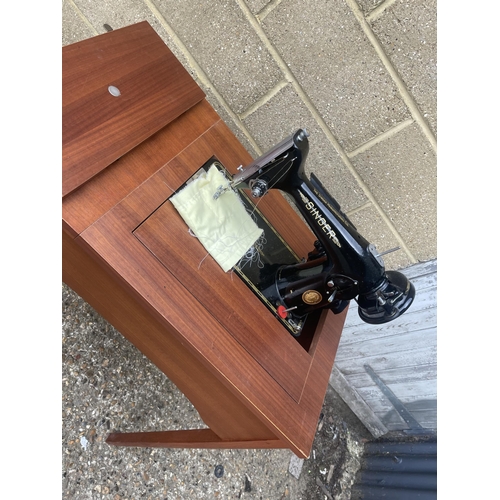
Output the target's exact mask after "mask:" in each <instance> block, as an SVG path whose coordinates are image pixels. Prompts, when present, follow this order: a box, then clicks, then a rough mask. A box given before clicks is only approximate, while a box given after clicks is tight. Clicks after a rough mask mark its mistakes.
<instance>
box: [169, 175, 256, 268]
mask: <svg viewBox="0 0 500 500" xmlns="http://www.w3.org/2000/svg"><path fill="white" fill-rule="evenodd" d="M228 183H229V181H228V179H226V177H224V175H223V174H222V173H221V172H220V171H219V170H218V169H217V167H215V166H214V165H213V166H211V167H210V169H209V170H208V172H207V173H206V174H201V175H200V176H199V177H198V178H197V179H195V180H194V181H192V182H191V183H189V184H188V185H187V186H186V187H185V188H184V189H183V190H182V191H180V192H179V193H177V194H175V195H174V196H172V197H171V198H170V201H171V202H172V204H173V205H174V207H175V208H176V209H177V211H178V212H179V214H180V215H181V217H182V218H183V219H184V222H185V223H186V224H187V225H188V226H189V228H190V229H191V230H192V231H193V233H194V234H195V235H196V237H197V238H198V239H199V240H200V242H201V243H202V244H203V246H204V247H205V249H206V250H207V252H208V253H209V254H210V255H211V256H212V257H213V258H214V259H215V260H216V261H217V263H218V264H219V265H220V267H222V269H223V270H224V272H227V271H229V270H230V269H231V268H232V267H233V266H235V265H236V264H237V263H238V262H239V261H240V260H241V258H242V257H243V256H244V255H245V254H246V253H247V252H248V250H249V249H250V248H251V247H252V245H253V244H254V243H255V242H256V241H257V240H258V239H259V238H260V236H261V235H262V233H263V230H262V229H259V227H258V226H257V224H255V222H254V221H253V219H252V217H251V216H250V215H249V214H248V212H247V211H246V209H245V207H244V205H243V203H242V202H241V200H240V199H239V197H238V195H237V194H236V193H235V192H234V191H233V190H231V189H230V190H229V191H226V192H225V193H223V194H222V195H221V196H220V197H219V198H218V199H217V200H214V194H215V192H216V191H217V189H218V188H219V186H223V187H226V186H227V185H228Z"/></svg>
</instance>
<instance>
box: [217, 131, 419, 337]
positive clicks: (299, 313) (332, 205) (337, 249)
mask: <svg viewBox="0 0 500 500" xmlns="http://www.w3.org/2000/svg"><path fill="white" fill-rule="evenodd" d="M308 151H309V142H308V139H307V133H306V132H305V131H304V130H302V129H299V130H298V131H297V132H295V134H293V135H292V136H290V137H288V138H287V139H285V140H284V141H282V142H280V143H279V144H278V145H277V146H275V147H274V148H272V149H271V150H270V151H269V152H267V153H265V154H264V155H262V156H261V157H260V158H258V159H257V160H255V161H253V162H252V163H251V164H250V165H248V166H247V167H246V168H244V169H242V168H241V167H240V169H239V170H240V172H239V173H238V174H236V175H234V176H233V179H232V181H231V183H230V185H231V187H232V188H248V189H250V191H251V193H252V196H254V197H255V198H258V197H260V196H264V195H265V194H266V192H267V191H268V190H269V189H280V190H281V191H284V192H285V193H287V194H288V195H289V196H291V198H292V199H293V201H294V204H295V205H296V206H297V208H298V210H299V211H300V213H301V214H302V215H303V217H304V219H305V220H306V221H307V223H308V224H309V226H310V228H311V230H312V231H313V232H314V234H315V236H316V237H317V238H318V239H317V241H316V243H315V248H314V249H313V250H312V251H311V252H310V253H309V255H308V256H307V258H304V259H303V260H302V261H301V262H299V263H294V264H284V265H281V266H279V265H278V266H276V269H275V274H274V275H273V278H272V279H270V280H268V284H267V286H265V287H264V289H263V290H262V293H263V295H264V296H265V297H266V298H267V299H268V300H269V301H270V302H272V303H274V305H275V306H276V311H277V314H279V315H280V316H281V317H282V318H287V321H289V322H290V323H292V324H296V325H300V323H301V321H302V320H303V319H304V317H306V316H307V314H309V313H311V312H312V311H315V310H317V309H322V308H329V309H331V310H332V311H333V312H334V313H340V312H341V311H343V310H344V309H345V307H346V306H347V305H348V303H349V301H350V300H352V299H355V300H356V301H357V303H358V306H359V308H358V312H359V315H360V317H361V319H363V320H364V321H365V322H367V323H373V324H379V323H385V322H388V321H392V320H393V319H395V318H397V317H399V316H400V315H401V314H403V313H404V312H405V311H406V310H407V309H408V308H409V307H410V305H411V303H412V302H413V299H414V297H415V288H414V286H413V284H412V283H411V282H410V281H409V280H408V279H407V278H406V277H405V276H404V275H403V274H402V273H399V272H397V271H386V270H385V266H384V262H383V260H382V258H381V256H380V255H379V254H378V253H377V250H376V248H375V246H374V245H372V244H371V243H369V242H368V241H367V240H366V239H365V238H364V237H363V236H361V235H360V234H359V233H358V231H357V229H356V227H355V226H354V225H353V224H352V222H351V221H350V220H349V218H348V217H347V216H346V215H345V214H344V213H343V212H342V210H341V207H340V205H339V204H338V203H337V201H336V200H335V199H334V198H333V197H332V196H331V195H330V194H329V193H328V192H327V191H326V189H325V188H324V187H323V186H322V184H321V183H320V181H319V180H318V179H317V178H316V176H314V174H312V175H311V178H310V179H307V176H306V174H305V172H304V164H305V160H306V158H307V154H308ZM219 195H220V193H217V194H216V195H215V196H216V197H217V196H219ZM297 330H298V331H299V333H300V327H298V328H297Z"/></svg>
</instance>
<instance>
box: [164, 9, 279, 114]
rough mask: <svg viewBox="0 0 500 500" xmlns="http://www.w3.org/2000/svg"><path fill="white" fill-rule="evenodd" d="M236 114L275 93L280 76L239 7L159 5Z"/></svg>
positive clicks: (274, 63)
mask: <svg viewBox="0 0 500 500" xmlns="http://www.w3.org/2000/svg"><path fill="white" fill-rule="evenodd" d="M155 5H156V6H157V8H158V10H159V11H160V12H161V13H162V15H163V16H164V17H165V19H166V20H167V22H168V23H169V24H170V25H171V26H172V28H173V29H174V30H175V32H176V33H177V35H178V36H179V38H180V39H181V40H182V41H183V42H184V44H185V45H186V47H187V49H188V50H189V52H190V53H191V54H192V56H193V57H194V59H196V61H197V62H198V64H200V65H201V66H202V67H203V68H204V70H205V72H206V74H207V76H208V78H209V79H210V81H211V82H212V83H213V85H214V86H215V88H216V89H217V90H218V92H219V93H220V94H221V95H222V96H223V97H224V99H225V100H226V101H227V102H228V103H229V105H230V106H231V108H232V109H233V111H234V112H235V113H242V112H244V111H245V110H246V109H247V108H248V107H250V106H251V105H252V104H253V103H254V102H255V101H256V100H258V99H259V98H260V97H261V96H262V95H264V94H265V93H266V92H267V91H268V90H269V89H271V88H272V87H274V86H275V85H276V84H277V83H278V82H279V81H280V80H281V79H282V75H281V72H280V70H279V68H278V66H277V65H276V62H275V61H274V60H273V58H272V57H271V55H270V54H269V52H268V50H267V49H266V47H265V46H264V44H263V43H262V42H261V40H260V39H259V37H258V36H257V34H256V33H255V31H254V30H253V29H251V27H250V25H249V23H248V22H247V20H246V18H245V17H244V15H243V13H242V11H241V9H240V8H239V7H238V5H237V4H236V3H235V2H232V1H229V0H222V1H219V2H205V3H202V4H198V3H194V2H181V3H179V2H177V1H175V0H162V1H158V0H156V1H155Z"/></svg>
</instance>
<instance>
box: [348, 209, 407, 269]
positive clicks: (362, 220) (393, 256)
mask: <svg viewBox="0 0 500 500" xmlns="http://www.w3.org/2000/svg"><path fill="white" fill-rule="evenodd" d="M349 219H350V220H351V221H352V223H353V224H354V225H355V226H356V228H357V229H358V231H359V232H360V233H361V234H362V235H363V236H364V237H365V238H366V239H367V240H368V241H369V242H370V243H373V244H374V245H375V246H376V247H377V251H378V252H385V251H386V250H390V249H392V248H396V247H398V246H400V245H399V242H398V240H397V239H396V238H395V237H394V234H393V233H392V231H391V230H390V229H389V227H388V226H387V224H386V223H385V221H384V219H383V218H382V217H381V215H380V213H379V212H378V211H377V210H376V209H375V207H374V206H373V205H371V204H367V206H366V207H364V208H363V209H362V210H359V211H356V212H355V213H352V214H349ZM383 259H384V263H385V267H386V269H404V268H406V267H408V266H410V265H411V263H412V261H411V259H410V258H409V257H408V255H407V254H406V252H405V251H404V250H403V249H401V250H398V251H397V252H394V253H390V254H387V255H384V256H383Z"/></svg>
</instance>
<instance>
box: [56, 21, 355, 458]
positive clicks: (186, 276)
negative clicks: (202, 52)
mask: <svg viewBox="0 0 500 500" xmlns="http://www.w3.org/2000/svg"><path fill="white" fill-rule="evenodd" d="M110 87H111V88H110ZM113 94H115V95H113ZM212 157H216V158H217V159H218V160H219V161H220V162H221V163H222V164H223V165H224V166H225V167H226V168H227V169H228V170H229V171H230V172H232V173H234V172H236V168H237V167H238V166H239V165H246V164H248V163H250V162H251V161H252V158H251V156H250V155H249V154H248V152H247V151H246V150H245V149H244V148H243V146H242V145H241V144H240V143H239V141H238V140H237V139H236V138H235V136H234V135H233V134H232V133H231V131H230V130H229V129H228V127H227V126H226V125H225V123H224V122H223V121H222V120H221V118H220V117H219V116H218V115H217V113H216V112H215V111H214V110H213V109H212V107H211V106H210V105H209V103H208V102H207V101H206V100H205V95H204V93H203V92H202V90H201V89H200V88H199V87H198V85H197V84H196V83H195V81H194V80H193V79H192V78H191V77H190V75H189V74H188V72H187V71H186V70H185V69H184V68H183V67H182V65H181V64H180V63H179V62H178V61H177V59H176V58H175V57H174V56H173V54H172V53H171V52H170V50H169V49H168V48H167V47H166V46H165V44H164V43H163V41H162V40H161V39H160V38H159V36H158V35H157V34H156V33H155V31H154V30H153V29H152V28H151V27H150V25H149V24H148V23H146V22H142V23H139V24H136V25H133V26H129V27H127V28H122V29H119V30H115V31H112V32H109V33H106V34H104V35H100V36H97V37H95V38H91V39H88V40H84V41H82V42H79V43H76V44H73V45H70V46H66V47H64V48H63V176H62V190H63V193H62V195H63V196H62V214H63V234H62V237H63V253H62V255H63V262H62V265H63V280H64V282H65V283H66V284H67V285H68V286H70V287H71V288H72V289H73V290H75V291H76V292H77V293H78V294H79V295H80V296H81V297H82V298H83V299H85V300H86V301H87V302H88V303H89V304H90V305H92V306H93V307H94V308H95V309H96V310H97V311H98V312H99V313H100V314H101V315H102V316H103V317H104V318H105V319H106V320H107V321H109V322H110V323H111V324H112V325H113V326H114V327H115V328H116V329H117V330H119V331H120V332H121V333H122V334H123V335H124V336H125V337H126V338H127V339H128V340H129V341H130V342H132V343H133V344H134V345H135V346H136V347H137V348H138V349H139V350H140V351H141V352H142V353H144V354H145V355H146V356H147V357H148V358H149V359H150V360H151V361H152V362H153V363H154V364H155V365H156V366H157V367H158V368H159V369H160V370H162V371H163V372H164V373H165V374H166V376H167V377H168V378H169V379H170V380H172V382H174V383H175V384H176V385H177V387H178V388H179V389H180V390H181V391H182V392H183V393H184V394H185V395H186V397H187V398H188V399H189V400H190V401H191V402H192V403H193V405H194V406H195V407H196V409H197V410H198V412H199V414H200V416H201V418H202V419H203V421H204V422H205V424H206V425H207V428H206V429H201V430H199V429H198V430H189V429H186V430H184V431H168V430H165V431H162V432H140V429H138V432H137V433H123V434H122V433H112V434H110V435H109V437H108V439H107V442H108V443H110V444H114V445H124V446H152V447H211V448H289V449H291V450H292V451H293V452H294V453H295V454H297V455H298V456H299V457H307V456H308V455H309V453H310V450H311V447H312V443H313V439H314V435H315V432H316V426H317V422H318V416H319V413H320V410H321V407H322V403H323V399H324V396H325V391H326V387H327V384H328V380H329V376H330V373H331V370H332V366H333V361H334V358H335V353H336V350H337V346H338V343H339V340H340V335H341V331H342V327H343V323H344V319H345V314H341V315H338V316H335V315H333V314H332V313H331V312H323V313H321V315H320V317H319V320H318V323H317V326H316V329H315V330H314V331H313V332H312V335H311V336H310V338H309V339H307V340H306V341H304V340H300V338H299V339H297V338H294V337H293V336H292V335H290V334H289V333H288V332H287V331H286V329H285V328H284V327H283V326H282V325H281V324H280V323H279V322H278V320H277V319H276V318H275V317H274V316H273V315H272V314H271V313H270V311H269V310H268V309H266V307H265V306H264V305H263V304H262V303H261V302H260V300H259V299H258V298H257V297H256V296H255V295H254V294H253V293H252V292H251V291H250V289H249V288H248V287H247V286H246V285H245V284H244V283H243V282H242V280H240V279H238V278H237V277H235V276H232V275H231V273H224V272H223V271H222V270H221V269H220V267H219V266H218V264H217V263H216V262H215V261H214V260H213V259H211V258H205V259H204V257H205V256H206V251H205V250H204V248H203V247H202V246H201V244H200V243H199V242H198V241H197V240H196V239H195V238H193V237H192V236H190V235H189V233H188V228H187V226H186V225H185V223H184V222H183V221H182V219H181V218H180V216H179V215H178V214H177V212H176V211H175V209H174V208H173V206H172V204H171V203H170V201H169V197H170V196H171V195H172V194H173V192H174V191H176V190H177V189H179V187H180V186H182V185H183V184H184V183H185V182H186V180H187V179H189V178H190V177H191V176H192V175H193V174H194V173H195V172H196V171H197V170H199V168H200V167H201V166H202V165H203V164H204V163H205V162H207V161H208V160H209V159H210V158H212ZM259 209H260V210H261V212H262V213H263V214H264V215H265V217H266V218H267V219H268V220H269V221H270V223H271V224H272V225H273V226H274V227H275V228H276V230H277V231H278V232H279V233H280V235H281V236H282V237H283V239H284V240H285V241H286V242H287V243H288V244H289V245H290V247H291V248H292V249H293V250H294V251H295V252H296V253H297V255H300V256H306V255H307V253H308V252H309V251H310V250H311V249H312V246H313V242H314V237H313V235H312V233H311V232H310V230H309V228H308V227H307V226H306V225H305V224H304V223H303V222H302V221H301V219H300V218H299V217H298V216H297V215H296V213H295V212H294V210H292V208H291V207H290V206H289V205H288V203H287V202H286V200H285V199H284V198H283V197H282V196H281V194H280V193H279V192H275V191H270V192H269V194H268V195H266V196H265V197H264V198H262V199H261V201H260V203H259ZM203 259H204V260H203ZM202 260H203V263H202V265H201V266H200V262H201V261H202Z"/></svg>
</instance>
